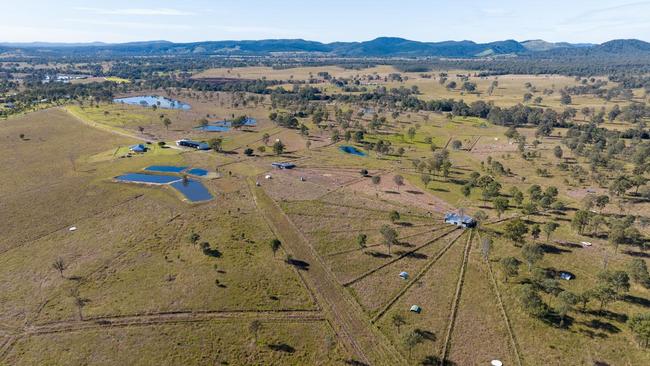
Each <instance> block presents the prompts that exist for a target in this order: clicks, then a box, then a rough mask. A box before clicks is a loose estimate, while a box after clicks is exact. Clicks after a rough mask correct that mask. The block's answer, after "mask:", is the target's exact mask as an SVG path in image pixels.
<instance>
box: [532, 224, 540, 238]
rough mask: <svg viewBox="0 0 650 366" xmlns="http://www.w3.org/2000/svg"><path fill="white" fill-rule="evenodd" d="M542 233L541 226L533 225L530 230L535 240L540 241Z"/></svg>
mask: <svg viewBox="0 0 650 366" xmlns="http://www.w3.org/2000/svg"><path fill="white" fill-rule="evenodd" d="M541 232H542V229H541V228H540V227H539V224H535V225H533V227H532V228H531V229H530V235H532V236H533V238H534V239H539V234H540V233H541Z"/></svg>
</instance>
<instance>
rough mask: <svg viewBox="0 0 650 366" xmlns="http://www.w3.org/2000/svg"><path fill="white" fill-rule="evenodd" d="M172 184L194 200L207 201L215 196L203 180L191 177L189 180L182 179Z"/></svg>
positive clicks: (186, 196)
mask: <svg viewBox="0 0 650 366" xmlns="http://www.w3.org/2000/svg"><path fill="white" fill-rule="evenodd" d="M171 185H172V187H174V188H176V189H177V190H178V191H179V192H181V193H182V194H183V195H184V196H185V198H187V199H188V200H190V201H192V202H199V201H207V200H211V199H212V198H213V197H212V194H211V193H210V191H208V189H207V188H205V186H204V185H203V184H202V183H201V182H199V181H196V180H193V179H189V180H188V181H187V182H183V181H182V180H181V181H178V182H174V183H172V184H171Z"/></svg>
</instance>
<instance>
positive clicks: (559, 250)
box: [540, 244, 572, 254]
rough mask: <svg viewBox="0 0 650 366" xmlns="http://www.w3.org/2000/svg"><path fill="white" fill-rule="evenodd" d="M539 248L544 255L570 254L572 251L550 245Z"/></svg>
mask: <svg viewBox="0 0 650 366" xmlns="http://www.w3.org/2000/svg"><path fill="white" fill-rule="evenodd" d="M540 248H542V250H543V251H544V253H546V254H562V253H571V252H572V251H571V250H569V249H562V248H558V247H556V246H554V245H551V244H542V245H540Z"/></svg>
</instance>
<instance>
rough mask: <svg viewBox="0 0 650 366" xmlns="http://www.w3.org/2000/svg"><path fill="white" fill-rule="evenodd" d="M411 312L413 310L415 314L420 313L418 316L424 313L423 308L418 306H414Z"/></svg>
mask: <svg viewBox="0 0 650 366" xmlns="http://www.w3.org/2000/svg"><path fill="white" fill-rule="evenodd" d="M410 310H411V311H412V312H414V313H418V314H420V312H421V311H422V308H421V307H419V306H418V305H413V306H411V309H410Z"/></svg>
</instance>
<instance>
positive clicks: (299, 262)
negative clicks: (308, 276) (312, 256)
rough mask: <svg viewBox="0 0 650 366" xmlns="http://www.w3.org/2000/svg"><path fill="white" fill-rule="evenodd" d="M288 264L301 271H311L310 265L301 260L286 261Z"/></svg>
mask: <svg viewBox="0 0 650 366" xmlns="http://www.w3.org/2000/svg"><path fill="white" fill-rule="evenodd" d="M286 262H287V264H289V265H292V266H294V267H296V268H297V269H299V270H301V271H309V263H307V262H305V261H302V260H300V259H293V258H289V259H287V260H286Z"/></svg>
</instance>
